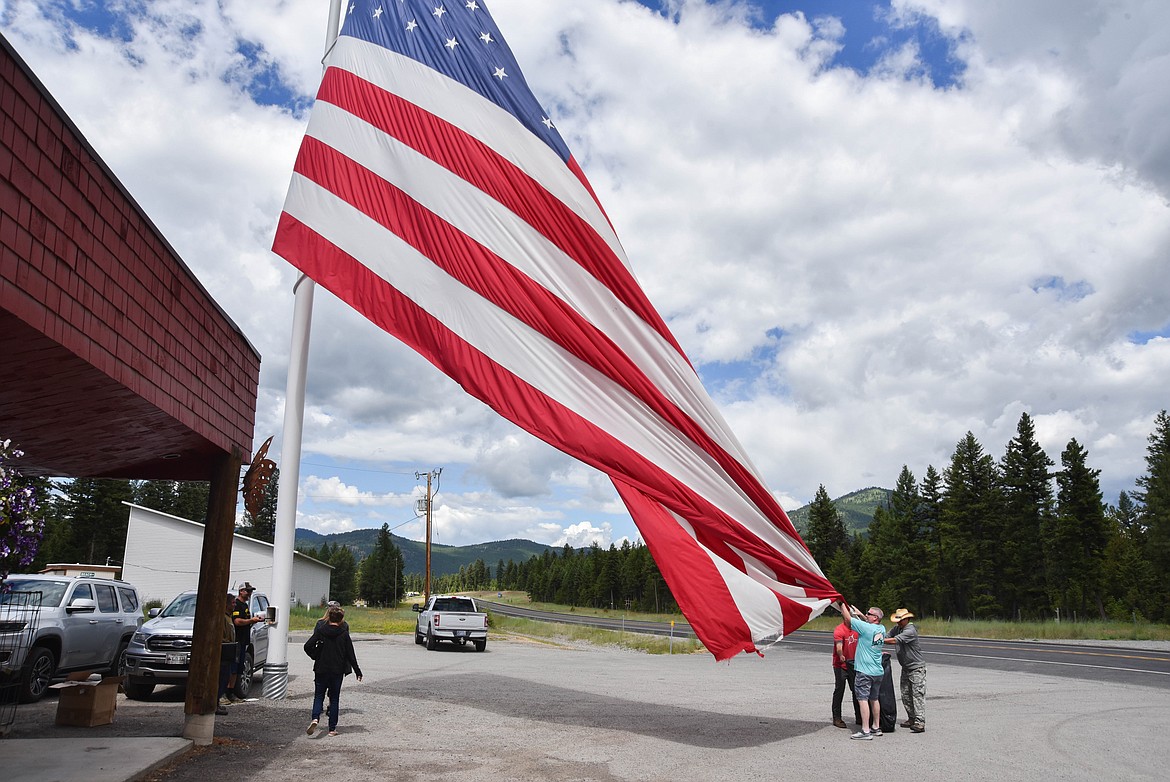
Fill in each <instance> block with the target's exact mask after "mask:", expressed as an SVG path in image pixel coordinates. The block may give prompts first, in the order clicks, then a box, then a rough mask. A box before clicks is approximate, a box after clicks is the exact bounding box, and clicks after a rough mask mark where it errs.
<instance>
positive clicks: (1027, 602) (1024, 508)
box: [999, 413, 1053, 617]
mask: <svg viewBox="0 0 1170 782" xmlns="http://www.w3.org/2000/svg"><path fill="white" fill-rule="evenodd" d="M1052 466H1053V462H1052V460H1051V459H1049V458H1048V454H1046V453H1044V449H1043V448H1041V447H1040V444H1039V443H1037V442H1036V430H1035V427H1034V426H1033V424H1032V419H1031V418H1030V417H1029V416H1028V414H1027V413H1023V414H1022V415H1021V416H1020V421H1019V424H1017V426H1016V436H1015V437H1014V438H1013V439H1012V440H1011V442H1009V443H1008V445H1007V451H1006V453H1005V454H1004V457H1003V460H1002V461H1001V462H1000V471H1001V474H1002V476H1003V502H1004V511H1003V526H1004V536H1003V548H1002V553H1001V556H1002V558H1003V563H1004V565H1003V580H1002V582H1001V588H1000V590H999V591H1000V596H1001V600H1002V603H1003V606H1004V608H1006V609H1007V610H1008V612H1009V615H1010V616H1012V617H1019V616H1021V615H1022V614H1023V613H1027V614H1029V615H1036V614H1039V613H1041V612H1042V611H1043V610H1044V609H1046V608H1047V603H1048V600H1047V595H1046V593H1045V579H1044V567H1043V565H1042V563H1043V562H1044V545H1043V530H1044V529H1046V528H1047V527H1048V525H1049V524H1051V521H1052V507H1053V497H1052V484H1051V482H1050V476H1049V468H1050V467H1052Z"/></svg>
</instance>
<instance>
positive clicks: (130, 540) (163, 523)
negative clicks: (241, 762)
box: [122, 503, 332, 608]
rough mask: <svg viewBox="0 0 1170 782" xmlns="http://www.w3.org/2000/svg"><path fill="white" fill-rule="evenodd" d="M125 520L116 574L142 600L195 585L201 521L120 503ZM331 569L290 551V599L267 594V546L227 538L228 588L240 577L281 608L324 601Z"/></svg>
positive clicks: (269, 569)
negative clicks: (229, 547) (122, 557)
mask: <svg viewBox="0 0 1170 782" xmlns="http://www.w3.org/2000/svg"><path fill="white" fill-rule="evenodd" d="M126 505H127V507H128V509H129V512H130V523H129V525H128V527H127V529H126V555H125V561H124V562H123V565H122V578H123V579H124V580H125V581H129V582H130V583H132V584H134V586H136V587H138V592H139V594H140V595H141V596H142V600H143V602H146V601H148V600H160V601H162V602H163V603H164V604H165V603H167V602H168V601H169V600H170V599H171V598H172V597H174V596H175V595H177V594H179V593H180V592H184V591H186V590H188V589H195V588H196V586H198V584H199V558H200V554H201V553H202V551H203V525H202V524H199V523H197V522H194V521H188V520H187V519H180V518H178V517H177V516H171V515H168V514H166V513H160V512H158V511H154V510H150V509H149V508H143V507H141V506H138V505H130V504H129V503H126ZM331 572H332V568H331V567H329V566H328V565H326V564H325V563H323V562H318V561H316V560H314V559H312V558H310V557H306V556H304V555H303V554H297V553H294V554H293V572H292V579H293V594H292V595H291V598H292V599H291V601H288V600H283V599H279V598H278V597H277V596H276V595H273V594H272V544H270V543H264V542H262V541H259V540H253V539H252V538H247V537H244V536H243V535H236V536H235V538H234V540H233V541H232V564H231V571H230V573H231V578H230V581H229V584H228V589H229V590H230V591H233V592H234V591H235V587H236V584H237V583H239V582H240V581H250V582H251V583H252V586H254V587H256V589H257V590H258V591H260V592H263V593H264V594H266V595H268V599H269V601H270V602H271V603H272V604H273V605H276V606H280V607H282V608H284V607H287V606H288V605H290V604H291V603H300V604H303V605H318V604H321V603H324V602H325V601H326V600H328V599H329V576H330V573H331Z"/></svg>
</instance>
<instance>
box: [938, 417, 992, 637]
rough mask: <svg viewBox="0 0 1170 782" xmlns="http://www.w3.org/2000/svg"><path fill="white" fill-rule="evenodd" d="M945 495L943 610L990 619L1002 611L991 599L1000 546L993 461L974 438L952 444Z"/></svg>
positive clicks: (966, 438)
mask: <svg viewBox="0 0 1170 782" xmlns="http://www.w3.org/2000/svg"><path fill="white" fill-rule="evenodd" d="M943 479H944V481H945V484H946V495H945V497H944V498H943V502H942V513H941V517H940V519H939V528H940V529H939V532H940V535H939V537H940V544H941V545H940V548H941V551H942V566H943V572H942V574H941V577H940V580H941V581H942V586H943V588H944V590H945V593H946V599H947V608H948V609H950V610H952V611H954V612H955V613H956V614H957V615H959V616H974V617H978V618H988V617H994V616H998V615H1000V614H1001V613H1002V607H1001V606H1000V605H999V603H998V601H997V600H996V597H995V584H996V579H997V576H998V573H997V572H996V571H997V569H998V567H999V564H998V563H999V560H998V556H997V554H998V549H999V546H1000V544H1001V542H1002V539H1001V535H1000V531H1001V529H1002V528H1001V526H1000V524H999V522H998V518H999V513H1000V512H1001V508H1000V504H999V501H998V481H999V477H998V475H997V473H996V468H995V463H994V462H993V461H992V459H991V457H990V456H988V455H987V454H985V453H984V452H983V446H982V445H980V444H979V441H977V440H976V439H975V435H974V434H972V433H971V432H967V435H966V437H964V438H963V439H962V440H960V441H959V442H958V444H957V445H956V446H955V452H954V454H953V455H952V456H951V464H950V466H949V467H948V468H947V470H946V473H945V474H944V476H943Z"/></svg>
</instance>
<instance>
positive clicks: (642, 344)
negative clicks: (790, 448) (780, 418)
mask: <svg viewBox="0 0 1170 782" xmlns="http://www.w3.org/2000/svg"><path fill="white" fill-rule="evenodd" d="M344 15H345V18H344V22H343V26H342V30H341V34H340V36H339V37H338V39H337V42H336V44H335V45H334V46H333V47H332V48H331V50H330V51H329V53H328V55H327V58H326V71H325V75H324V78H323V81H322V83H321V88H320V91H319V92H318V94H317V102H316V105H315V107H314V108H313V112H312V117H311V119H310V121H309V127H308V130H307V131H306V134H305V139H304V142H303V144H302V146H301V149H300V153H299V155H298V156H297V160H296V165H295V169H294V173H293V179H292V184H291V185H290V187H289V192H288V197H287V200H286V202H285V205H284V212H283V214H282V215H281V217H280V224H279V228H278V230H277V234H276V239H275V242H274V245H273V249H274V251H275V252H276V253H277V254H279V255H281V256H282V257H284V258H285V259H287V260H288V261H289V262H290V263H292V264H293V265H294V266H296V267H297V268H299V269H301V270H302V271H303V272H305V273H306V274H307V275H309V276H310V277H311V278H313V279H314V280H316V281H317V282H318V283H320V284H321V285H324V286H325V287H326V288H328V289H329V290H330V291H332V292H333V293H334V294H336V295H337V296H339V297H340V298H341V299H343V300H344V301H346V302H348V303H349V304H350V305H351V306H353V307H354V308H355V309H357V310H358V311H360V312H361V313H362V314H364V315H365V316H366V317H367V318H369V319H370V320H371V321H373V322H374V323H376V324H377V325H379V326H381V327H382V328H383V329H385V330H386V331H388V332H390V333H391V334H393V335H394V336H396V337H398V338H399V339H401V340H403V341H404V342H406V343H407V344H409V345H410V346H411V347H413V348H414V349H415V350H417V351H418V352H419V353H421V354H422V355H423V356H425V357H426V358H427V359H428V360H429V361H430V362H431V363H433V364H434V365H435V366H436V367H438V368H439V369H441V370H442V371H443V372H445V373H446V374H447V375H449V376H451V377H452V378H453V379H455V380H456V381H457V382H458V383H459V384H460V385H462V386H463V388H465V389H466V390H467V391H468V393H470V394H472V395H474V396H475V397H477V398H478V399H481V400H483V401H484V402H485V403H487V404H488V405H490V406H491V407H492V408H493V409H495V410H496V411H497V412H499V413H500V414H501V415H502V416H504V417H505V418H507V419H508V420H510V421H513V422H514V423H516V424H517V425H519V426H521V427H523V428H524V429H526V430H527V431H529V432H531V433H532V434H534V435H536V436H537V437H539V438H541V439H542V440H544V441H545V442H547V443H549V444H551V445H553V446H555V447H556V448H559V449H560V450H562V451H564V452H565V453H568V454H570V455H572V456H574V457H576V458H578V459H580V460H581V461H583V462H585V463H587V464H590V465H592V466H593V467H596V468H597V469H599V470H602V471H603V472H605V473H606V474H607V475H609V476H610V478H611V479H612V480H613V483H614V485H615V486H616V487H617V490H618V493H619V494H620V495H621V497H622V499H623V500H624V501H625V503H626V506H627V507H628V509H629V511H630V514H631V515H632V516H633V519H634V522H635V523H636V524H637V526H638V530H639V531H640V532H641V534H642V536H643V538H644V540H645V542H646V544H647V545H648V546H649V548H650V551H651V553H652V554H653V556H654V559H655V561H656V562H657V563H658V566H659V568H660V570H661V571H662V574H663V577H664V578H665V579H666V582H667V584H668V585H669V586H670V589H671V591H672V592H673V593H674V596H675V598H676V599H677V600H678V603H679V606H680V607H681V609H682V611H683V613H684V614H685V616H686V617H687V619H688V620H689V621H690V623H691V625H692V627H693V628H694V630H695V632H696V634H697V635H698V636H699V638H700V639H701V640H702V641H703V643H704V644H705V645H706V647H707V648H708V649H709V650H710V651H711V652H712V653H713V654H714V655H715V657H716V658H717V659H726V658H729V657H732V656H734V655H735V654H737V653H739V652H741V651H759V650H760V649H761V648H763V647H765V646H767V645H769V644H771V643H775V642H776V641H778V640H780V638H782V637H783V636H784V635H785V634H787V633H789V632H791V631H792V630H795V629H796V628H798V627H800V626H801V625H802V624H804V623H805V622H806V621H808V620H809V619H810V618H811V617H813V616H816V615H817V614H819V613H820V612H821V611H822V610H824V608H825V606H826V605H827V604H828V603H829V602H830V601H833V600H836V599H838V595H837V592H836V590H834V589H833V586H832V585H831V584H830V583H829V582H828V581H827V580H826V579H825V577H824V575H823V574H822V573H821V570H820V568H819V567H818V566H817V563H816V562H815V561H814V560H813V558H812V556H811V555H810V554H809V552H808V549H807V548H806V547H805V545H804V542H803V541H802V540H801V539H800V536H799V535H798V534H797V532H796V530H795V528H794V527H793V526H792V523H791V522H790V521H789V520H788V517H787V516H786V515H785V513H784V511H783V509H782V508H781V507H780V505H779V504H778V503H777V502H776V500H775V498H774V497H773V496H772V494H771V493H770V492H769V491H768V489H767V488H766V487H765V486H764V484H763V482H762V481H761V480H760V477H759V475H758V473H757V471H756V469H755V468H754V466H753V465H752V463H751V461H750V460H749V459H748V457H747V455H746V454H745V453H744V451H743V448H742V447H741V446H740V444H739V442H738V441H737V440H736V438H735V436H734V435H733V434H732V433H731V431H730V430H729V428H728V427H727V424H726V422H725V421H724V420H723V418H722V416H721V415H720V414H719V412H718V411H717V410H716V409H715V406H714V404H713V403H712V401H711V399H710V398H709V397H708V395H707V393H706V391H705V390H704V389H703V387H702V385H701V384H700V382H699V379H698V377H697V375H696V374H695V371H694V369H693V368H692V366H691V365H690V363H689V361H688V360H687V358H686V356H685V355H684V354H683V351H682V349H681V348H680V347H679V345H678V343H677V342H676V341H675V339H674V337H673V336H672V335H671V333H670V331H669V329H667V327H666V324H665V322H663V320H662V318H661V317H660V316H659V314H658V313H657V312H656V311H655V309H654V307H653V306H652V305H651V304H650V302H649V300H648V299H647V298H646V295H645V294H644V293H643V291H642V289H641V287H640V286H639V285H638V283H637V281H636V280H635V279H634V275H633V273H632V271H631V269H630V265H629V262H628V260H627V259H626V256H625V253H624V252H623V250H622V247H621V244H620V243H619V242H618V239H617V236H616V234H615V233H614V230H613V227H612V226H611V225H610V222H609V220H608V218H607V217H606V215H605V212H604V211H603V210H602V208H601V205H600V204H599V203H598V201H597V198H596V197H595V195H594V193H593V191H592V189H591V188H590V186H589V183H588V181H587V180H586V178H585V175H584V173H583V172H582V171H581V169H580V167H579V166H578V165H577V163H576V161H575V160H574V159H573V157H572V155H571V154H570V152H569V150H568V148H567V147H566V145H565V142H564V141H563V139H562V138H561V136H560V134H559V133H558V132H557V129H556V126H555V125H554V123H553V121H552V119H551V117H550V114H549V112H547V111H545V110H544V109H543V108H542V107H541V105H540V103H539V102H538V101H537V99H536V98H535V96H534V95H533V94H532V92H531V90H530V89H529V88H528V85H527V84H526V83H525V81H524V77H523V76H522V75H521V73H520V68H519V66H518V65H517V64H516V60H515V58H514V57H513V55H512V52H511V51H510V50H509V48H508V46H507V45H506V44H505V43H504V39H503V36H502V35H501V34H500V31H499V29H498V28H497V27H496V25H495V23H494V22H493V21H492V18H491V16H489V14H488V11H487V8H486V7H485V5H484V3H483V2H482V0H447V1H445V2H444V1H443V0H429V1H428V2H419V0H354V1H353V2H350V3H349V4H348V5H347V7H346V8H345V10H344Z"/></svg>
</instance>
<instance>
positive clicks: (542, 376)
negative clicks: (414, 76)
mask: <svg viewBox="0 0 1170 782" xmlns="http://www.w3.org/2000/svg"><path fill="white" fill-rule="evenodd" d="M285 211H286V212H287V213H288V214H289V215H291V216H292V217H294V218H296V219H297V220H300V221H301V222H302V223H304V224H305V225H306V226H308V227H309V228H310V229H312V230H313V231H315V232H316V233H318V234H319V235H321V236H322V237H324V238H325V239H327V240H328V241H330V242H332V243H333V244H334V245H336V246H337V247H339V248H341V249H342V250H343V251H344V252H346V253H348V254H349V255H350V256H352V257H354V258H356V259H358V260H359V261H360V262H361V263H362V264H363V265H364V266H366V267H367V268H369V269H370V270H371V271H373V272H374V273H375V274H377V275H378V276H379V277H380V278H382V279H383V280H386V281H387V282H388V284H390V285H392V286H393V287H394V288H395V289H397V290H399V291H401V292H402V293H403V294H404V295H406V296H407V297H408V298H410V299H411V300H412V301H414V302H415V303H416V304H418V305H419V306H420V307H422V308H423V309H424V310H425V311H427V312H428V313H430V314H431V315H432V316H434V317H435V318H436V319H438V320H439V321H440V322H441V323H443V324H444V326H445V327H446V328H448V329H450V330H451V331H452V332H453V333H454V334H455V335H457V336H458V337H459V338H460V339H462V340H464V341H465V342H467V343H468V344H469V345H472V346H473V347H475V348H476V349H477V350H480V351H481V352H483V353H484V354H485V355H487V356H490V357H491V358H492V360H493V361H495V362H497V363H498V364H500V365H501V366H502V367H504V368H505V369H507V370H508V371H509V372H511V373H513V374H514V375H516V376H517V377H520V378H523V379H524V380H525V382H527V383H529V384H531V385H532V386H533V387H534V388H537V389H538V390H539V391H541V392H542V393H544V394H546V395H547V396H549V397H550V398H552V399H554V400H555V401H557V402H558V403H560V404H562V405H564V406H565V407H567V408H569V409H570V410H572V411H574V412H576V413H577V414H578V415H580V416H581V417H582V418H584V419H586V420H587V421H590V422H591V423H593V424H594V425H596V426H597V427H599V428H600V429H602V430H603V431H605V432H607V433H609V434H610V436H612V437H614V438H615V439H617V440H618V441H620V442H622V443H624V444H626V445H627V446H628V447H630V448H631V449H633V450H635V451H636V452H638V453H640V454H642V455H643V456H644V457H645V458H646V459H648V460H649V461H651V462H652V463H654V464H655V465H656V466H657V467H658V468H659V469H661V470H663V471H664V472H666V473H668V474H669V475H672V476H674V477H675V478H676V479H677V480H679V481H680V482H682V483H683V484H685V485H687V486H689V487H690V488H691V489H692V490H694V491H695V492H696V493H697V494H699V495H700V496H702V497H703V498H705V499H706V500H707V501H709V502H710V503H711V504H712V505H714V506H715V507H717V508H719V509H720V510H722V511H723V512H724V513H726V514H728V515H729V516H731V517H732V518H734V519H735V520H736V521H737V522H738V523H739V524H740V525H741V526H743V527H744V528H745V529H746V530H748V531H749V532H751V533H752V534H753V535H754V536H756V537H758V538H760V539H762V540H764V541H766V542H767V543H769V544H770V545H771V546H772V547H773V548H775V549H777V550H778V551H780V552H782V553H783V554H784V555H785V556H786V557H787V558H788V559H790V560H792V561H793V562H795V563H797V564H798V565H800V566H801V567H803V568H805V569H806V570H809V571H811V572H812V573H819V572H820V569H819V568H818V567H817V565H816V563H815V561H814V560H813V559H812V557H811V556H810V555H809V554H808V552H807V551H805V549H804V548H803V547H802V546H801V545H799V543H797V542H795V541H794V540H792V539H791V538H789V537H788V536H787V535H785V534H783V533H782V532H781V531H780V530H778V529H777V528H776V527H775V526H774V525H773V524H772V522H771V521H770V520H768V519H767V518H766V517H764V516H763V515H762V514H761V513H760V511H759V509H758V508H756V506H755V505H754V504H752V503H751V502H750V501H748V500H747V499H746V498H745V497H744V495H743V493H742V490H740V489H739V487H738V486H737V485H736V484H735V483H734V482H733V481H731V480H730V478H729V477H728V476H727V475H726V473H725V472H724V471H723V469H722V468H721V467H720V466H719V465H718V464H717V463H715V461H714V460H713V459H712V458H711V457H710V456H709V455H708V454H707V453H706V452H705V451H702V450H701V449H699V448H697V447H696V446H695V445H694V444H693V443H692V442H691V441H690V440H688V439H686V438H684V437H682V436H681V435H680V433H679V432H678V431H677V430H676V429H675V428H674V427H672V426H669V425H668V424H666V423H665V422H664V421H663V420H662V419H661V418H659V417H658V416H657V415H655V414H653V413H652V412H651V411H650V410H649V409H648V408H647V407H646V406H645V404H644V403H643V402H642V401H641V400H640V399H637V398H636V397H633V396H632V395H630V394H629V393H628V392H627V391H626V390H625V389H624V388H622V387H621V386H619V385H617V384H615V383H614V382H613V381H611V380H610V379H609V378H607V377H605V376H604V375H603V374H602V373H600V372H598V371H597V370H596V369H594V368H593V367H592V366H590V365H589V364H587V363H585V362H583V361H581V360H579V359H577V358H576V357H575V356H572V355H571V354H569V353H567V352H566V351H565V350H564V349H563V348H561V347H560V346H559V345H557V344H555V343H553V342H551V341H549V340H548V339H546V338H545V337H544V336H543V335H541V334H539V333H538V332H535V331H534V330H532V329H531V328H530V327H529V326H528V325H527V324H525V323H523V322H521V321H519V320H517V319H516V318H514V317H513V316H512V315H511V314H510V313H508V312H506V311H504V310H501V309H500V308H499V307H497V306H496V305H494V304H493V303H491V302H488V301H487V300H485V299H483V298H482V297H480V296H479V295H477V294H475V293H474V292H473V291H470V290H469V289H468V288H466V287H465V286H463V285H461V284H459V283H458V282H457V281H455V280H454V279H453V278H451V277H450V276H449V275H448V274H446V273H445V272H444V271H442V270H441V269H439V268H438V267H436V266H435V265H434V264H433V263H431V261H430V260H429V259H428V258H426V257H425V256H423V255H421V254H420V253H419V252H418V251H417V250H415V249H414V248H413V247H411V246H410V245H408V244H406V243H405V242H403V241H402V240H401V239H399V238H398V237H397V236H395V235H394V234H392V233H390V232H389V231H387V230H385V229H384V228H383V227H382V226H381V225H379V224H378V223H376V222H375V221H373V220H372V219H370V218H369V217H368V216H367V215H365V214H364V213H362V212H361V211H360V210H358V209H356V208H354V207H352V206H351V205H350V204H348V203H346V202H345V201H343V200H341V199H339V198H337V197H336V196H334V195H333V194H332V193H330V192H329V191H327V190H325V189H324V188H321V187H319V186H318V185H316V184H315V183H313V182H311V181H310V180H308V179H305V178H304V177H302V176H300V175H294V177H293V181H292V184H291V186H290V188H289V194H288V200H287V202H286V204H285ZM774 599H775V598H774V597H773V600H774Z"/></svg>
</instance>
